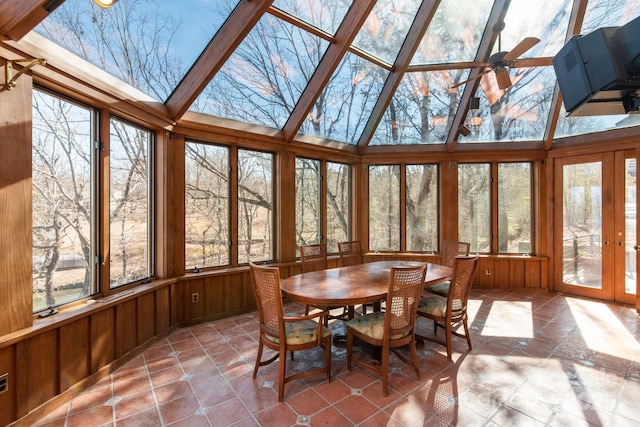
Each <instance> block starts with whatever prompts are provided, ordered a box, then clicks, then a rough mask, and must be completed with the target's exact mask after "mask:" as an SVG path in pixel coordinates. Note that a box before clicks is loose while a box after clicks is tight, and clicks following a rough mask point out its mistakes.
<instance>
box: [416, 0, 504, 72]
mask: <svg viewBox="0 0 640 427" xmlns="http://www.w3.org/2000/svg"><path fill="white" fill-rule="evenodd" d="M492 5H493V0H456V1H443V2H440V6H439V7H438V10H437V11H436V14H435V16H434V17H433V20H432V21H431V24H429V28H428V29H427V31H426V33H425V35H424V37H423V38H422V42H421V43H420V47H419V48H418V50H417V51H416V53H415V55H414V56H413V59H412V60H411V65H423V64H433V63H444V62H457V61H473V60H474V59H475V57H476V52H477V50H478V46H479V45H480V38H481V37H482V33H483V32H484V28H485V27H486V25H487V19H488V18H489V12H491V7H492Z"/></svg>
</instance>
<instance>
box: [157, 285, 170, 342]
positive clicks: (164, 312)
mask: <svg viewBox="0 0 640 427" xmlns="http://www.w3.org/2000/svg"><path fill="white" fill-rule="evenodd" d="M170 292H171V288H170V287H165V288H161V289H158V290H157V291H156V292H155V299H154V302H155V305H156V310H155V312H156V316H155V325H156V326H155V328H156V330H155V333H156V334H159V333H162V332H164V331H166V330H167V329H169V327H171V302H170V300H169V298H170V295H171V293H170Z"/></svg>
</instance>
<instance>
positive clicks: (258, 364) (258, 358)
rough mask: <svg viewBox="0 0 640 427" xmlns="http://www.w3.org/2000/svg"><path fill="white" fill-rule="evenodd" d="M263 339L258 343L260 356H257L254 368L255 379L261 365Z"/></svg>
mask: <svg viewBox="0 0 640 427" xmlns="http://www.w3.org/2000/svg"><path fill="white" fill-rule="evenodd" d="M263 348H264V347H263V345H262V339H260V343H259V344H258V357H257V358H256V366H255V367H254V368H253V379H255V378H256V376H257V375H258V367H259V366H260V360H262V349H263Z"/></svg>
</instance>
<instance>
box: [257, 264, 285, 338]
mask: <svg viewBox="0 0 640 427" xmlns="http://www.w3.org/2000/svg"><path fill="white" fill-rule="evenodd" d="M249 270H250V272H251V286H252V287H253V293H254V295H255V298H256V304H257V306H258V317H259V319H260V330H261V332H262V333H266V334H268V335H271V336H274V337H280V336H284V321H283V320H282V319H283V317H284V309H283V307H282V290H281V289H280V270H279V269H278V268H277V267H265V266H261V265H256V264H253V263H249Z"/></svg>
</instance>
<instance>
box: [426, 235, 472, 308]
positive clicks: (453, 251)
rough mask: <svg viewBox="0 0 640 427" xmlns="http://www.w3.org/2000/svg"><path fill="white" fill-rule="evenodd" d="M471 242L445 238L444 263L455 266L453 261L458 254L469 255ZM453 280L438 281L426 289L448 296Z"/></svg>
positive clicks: (451, 266) (450, 266)
mask: <svg viewBox="0 0 640 427" xmlns="http://www.w3.org/2000/svg"><path fill="white" fill-rule="evenodd" d="M470 248H471V244H470V243H467V242H456V241H454V240H445V241H444V244H443V247H442V265H445V266H447V267H449V268H453V262H454V260H455V259H456V257H457V256H459V255H462V256H468V255H469V249H470ZM450 284H451V281H449V280H447V281H444V282H440V283H436V284H434V285H431V286H427V287H426V288H425V290H426V291H429V292H431V293H434V294H436V295H440V296H442V297H446V296H447V295H448V294H449V285H450Z"/></svg>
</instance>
